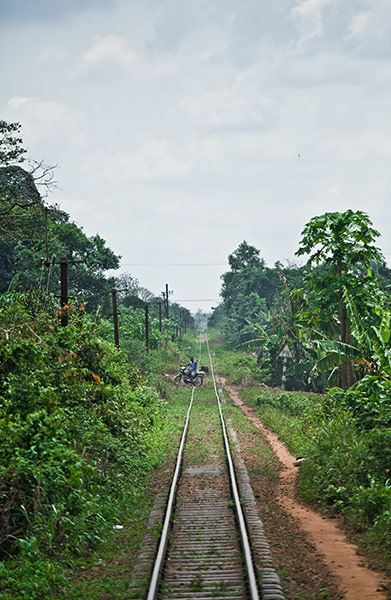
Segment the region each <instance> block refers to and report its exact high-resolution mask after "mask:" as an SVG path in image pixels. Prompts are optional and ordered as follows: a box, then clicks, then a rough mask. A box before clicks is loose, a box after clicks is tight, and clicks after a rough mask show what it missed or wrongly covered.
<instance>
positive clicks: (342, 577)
mask: <svg viewBox="0 0 391 600" xmlns="http://www.w3.org/2000/svg"><path fill="white" fill-rule="evenodd" d="M220 379H221V381H222V383H223V384H224V385H225V381H224V379H223V378H222V377H221V378H220ZM225 388H226V390H227V392H228V394H229V396H230V397H231V399H232V400H233V403H234V404H235V406H238V407H239V408H240V409H241V410H242V411H243V413H244V414H245V415H246V417H247V418H248V419H249V420H250V421H251V422H252V423H253V424H254V425H255V427H257V428H258V429H259V430H260V431H261V432H262V434H263V435H264V437H265V438H266V439H267V440H268V442H269V444H270V445H271V447H272V449H273V452H274V453H275V455H276V456H277V458H278V459H279V461H280V462H281V463H282V465H283V468H282V470H281V482H280V490H279V495H278V498H277V500H278V503H279V504H280V506H282V508H284V509H285V510H286V511H287V512H289V513H290V514H291V515H292V516H293V517H294V518H295V519H296V520H297V521H298V522H299V523H300V526H301V528H302V529H303V530H304V531H305V532H306V534H307V535H308V537H309V539H310V540H311V542H312V543H313V544H314V546H315V547H316V548H317V550H318V551H319V552H320V553H322V554H323V556H324V560H325V563H326V564H327V566H328V567H329V569H330V571H331V572H332V573H333V574H334V575H335V576H336V577H337V579H338V580H339V582H340V589H341V591H343V593H344V595H345V598H346V600H385V599H386V598H387V596H386V594H385V593H384V592H383V591H381V590H382V575H381V574H379V573H376V572H374V571H372V570H370V569H368V568H367V567H365V566H364V565H363V564H362V560H363V559H362V557H360V556H359V555H358V553H357V548H356V546H354V545H353V544H351V543H349V542H348V541H347V539H346V536H345V534H344V533H343V532H342V531H341V529H339V528H338V527H337V525H336V520H335V519H330V518H327V517H324V516H322V515H320V514H319V513H317V512H315V511H314V510H311V509H310V508H308V507H307V506H305V505H303V504H301V503H300V502H299V501H298V499H297V497H296V495H295V482H296V477H297V473H298V469H297V467H295V466H294V465H293V462H294V460H295V457H294V456H293V455H292V454H291V453H290V452H289V450H288V449H287V448H286V446H285V445H284V444H283V443H282V442H281V441H280V440H279V439H278V437H277V435H276V434H275V433H273V432H271V431H270V430H269V429H267V428H266V427H265V425H264V424H263V423H262V421H260V419H258V418H257V417H255V416H254V413H255V410H254V409H253V408H250V407H249V406H247V405H246V404H244V402H242V400H241V399H240V392H239V390H238V389H235V388H234V387H233V386H227V385H225Z"/></svg>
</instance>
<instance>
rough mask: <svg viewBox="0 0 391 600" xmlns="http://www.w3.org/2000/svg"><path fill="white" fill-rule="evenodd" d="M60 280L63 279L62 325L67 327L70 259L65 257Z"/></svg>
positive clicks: (61, 263)
mask: <svg viewBox="0 0 391 600" xmlns="http://www.w3.org/2000/svg"><path fill="white" fill-rule="evenodd" d="M60 280H61V296H60V305H61V309H62V314H61V325H62V326H63V327H66V326H67V325H68V312H67V310H68V309H67V308H66V307H67V306H68V261H67V260H66V259H63V260H61V261H60Z"/></svg>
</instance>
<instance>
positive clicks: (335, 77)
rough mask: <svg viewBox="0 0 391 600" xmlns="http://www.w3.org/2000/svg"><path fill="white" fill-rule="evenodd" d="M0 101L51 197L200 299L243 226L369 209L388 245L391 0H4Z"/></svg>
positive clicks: (151, 280) (285, 225)
mask: <svg viewBox="0 0 391 600" xmlns="http://www.w3.org/2000/svg"><path fill="white" fill-rule="evenodd" d="M0 56H1V57H2V60H1V63H0V78H1V79H0V81H1V86H0V118H1V119H5V120H7V121H18V122H20V123H21V124H22V137H23V140H24V146H25V147H26V148H27V150H28V155H29V156H30V157H32V158H34V159H37V160H41V159H42V160H44V161H45V162H46V163H48V164H58V165H59V166H58V168H57V169H56V172H55V176H56V180H57V182H58V189H56V190H54V191H53V193H52V194H51V196H50V197H49V199H48V202H49V203H57V204H59V205H60V207H61V208H62V210H64V211H66V212H67V213H69V214H70V216H71V219H72V220H74V221H75V222H76V223H78V224H79V225H81V226H82V227H83V229H84V231H85V233H86V234H87V235H94V234H96V233H99V234H100V235H101V236H102V237H103V238H104V239H105V240H106V241H107V244H108V246H109V247H110V248H111V249H112V250H113V251H114V252H115V253H117V254H119V255H121V256H122V260H121V269H120V271H119V272H117V274H119V273H120V272H128V273H130V274H131V275H133V276H134V277H136V278H137V279H138V280H139V282H140V285H142V286H144V287H146V288H148V289H150V290H151V291H152V292H153V293H154V294H160V292H161V291H162V290H164V289H165V284H166V283H168V284H169V288H170V290H173V292H174V293H173V294H172V295H171V297H170V299H171V300H173V301H177V302H179V303H180V304H182V305H184V306H186V307H187V308H189V309H190V310H191V311H193V312H195V311H196V310H197V309H199V308H201V309H202V310H209V309H210V308H211V306H216V305H217V303H218V298H219V292H220V287H221V279H220V276H221V274H222V273H224V272H225V271H226V270H228V266H227V257H228V255H229V254H230V253H231V252H233V251H234V250H235V249H236V248H237V247H238V245H239V244H240V243H241V242H242V241H243V240H246V241H247V242H248V243H249V244H252V245H254V246H256V247H257V248H258V249H259V250H260V254H261V256H262V258H264V260H265V261H266V263H267V265H268V266H273V264H274V263H275V262H276V261H281V262H282V263H283V264H288V263H292V262H296V263H297V264H303V259H302V258H300V259H298V258H295V252H296V250H297V249H298V246H299V242H300V238H301V235H300V234H301V232H302V230H303V228H304V226H305V224H306V223H307V222H308V221H309V220H310V219H311V218H312V217H313V216H316V215H321V214H323V213H325V212H329V211H345V210H347V209H349V208H350V209H352V210H362V211H365V212H366V213H367V214H368V215H369V217H370V218H371V220H372V222H373V224H374V227H375V228H376V229H377V230H378V231H379V232H380V233H381V237H380V238H379V242H378V245H379V246H380V248H381V249H382V251H383V253H384V255H385V258H386V260H387V262H388V264H390V262H391V240H390V235H389V231H390V225H391V210H390V200H391V0H240V2H238V0H141V1H140V0H137V1H136V0H62V1H59V0H34V2H32V1H31V0H0Z"/></svg>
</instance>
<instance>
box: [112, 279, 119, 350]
mask: <svg viewBox="0 0 391 600" xmlns="http://www.w3.org/2000/svg"><path fill="white" fill-rule="evenodd" d="M111 297H112V300H113V321H114V343H115V345H116V346H117V348H119V332H118V312H117V290H111Z"/></svg>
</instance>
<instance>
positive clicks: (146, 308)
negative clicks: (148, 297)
mask: <svg viewBox="0 0 391 600" xmlns="http://www.w3.org/2000/svg"><path fill="white" fill-rule="evenodd" d="M145 348H146V351H147V352H149V318H148V304H146V305H145Z"/></svg>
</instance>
